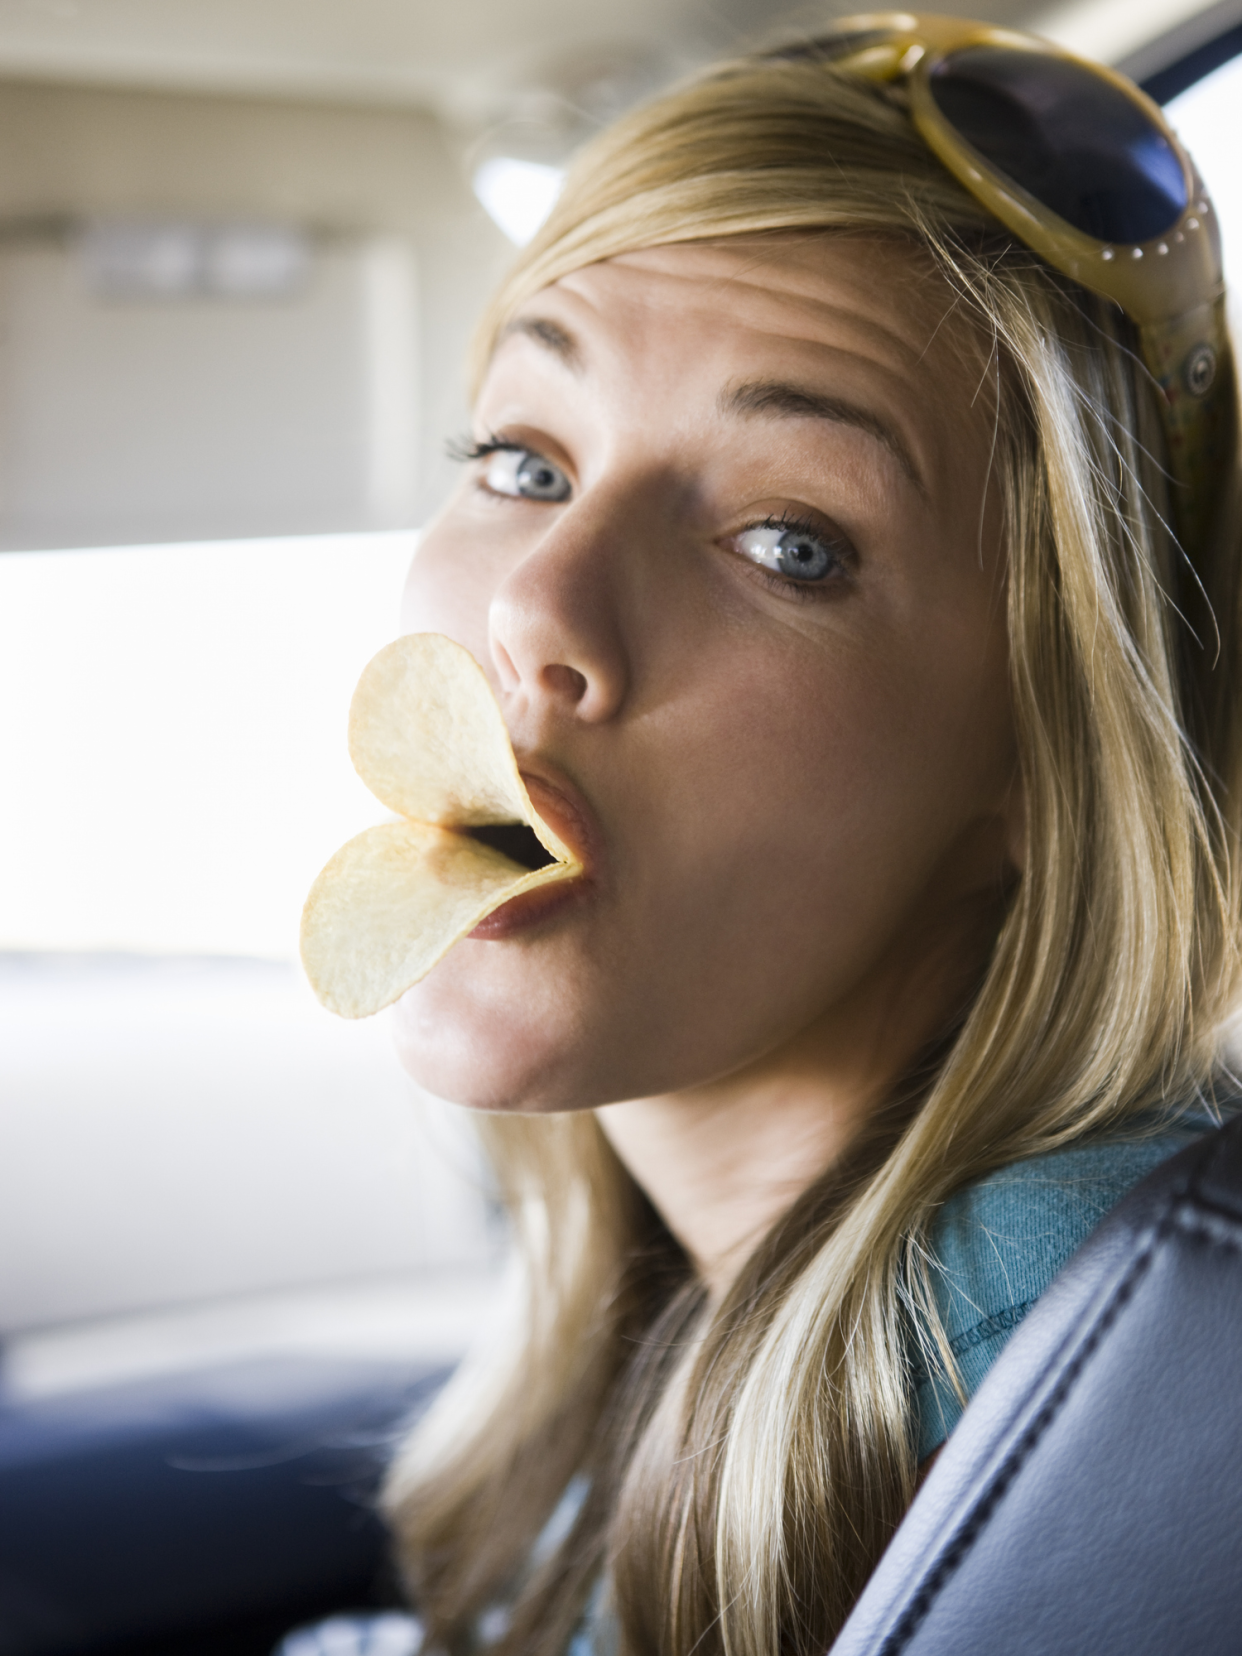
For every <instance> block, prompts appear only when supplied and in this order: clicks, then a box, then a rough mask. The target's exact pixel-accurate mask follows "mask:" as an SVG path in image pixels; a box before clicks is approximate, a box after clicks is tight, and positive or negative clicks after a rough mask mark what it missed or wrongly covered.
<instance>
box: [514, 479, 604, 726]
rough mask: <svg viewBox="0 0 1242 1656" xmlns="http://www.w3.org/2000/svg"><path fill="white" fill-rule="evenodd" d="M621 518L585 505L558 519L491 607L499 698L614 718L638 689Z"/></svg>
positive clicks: (593, 719) (598, 719)
mask: <svg viewBox="0 0 1242 1656" xmlns="http://www.w3.org/2000/svg"><path fill="white" fill-rule="evenodd" d="M617 518H618V513H617V512H616V511H615V510H610V509H609V505H608V503H607V502H605V501H602V500H600V501H589V500H586V499H582V498H580V499H579V500H577V501H575V502H574V503H573V504H572V505H571V506H569V507H568V508H566V509H565V510H564V511H562V512H561V513H559V514H558V515H557V518H556V521H555V522H554V523H553V524H552V525H551V526H550V527H549V529H548V530H547V531H546V533H545V534H544V536H543V537H542V539H541V540H540V541H539V542H538V544H537V545H536V546H534V547H532V549H531V550H530V551H529V552H528V553H527V555H526V556H525V557H524V558H523V559H522V560H521V562H520V563H518V564H517V565H516V566H515V567H514V568H513V569H511V570H510V571H509V573H508V574H507V576H506V577H505V579H504V581H503V583H502V584H501V585H500V586H499V587H498V588H497V590H496V592H495V594H494V595H493V597H492V602H491V606H490V609H489V614H488V635H489V644H490V648H491V653H492V660H493V662H494V663H495V668H496V673H497V676H498V677H499V680H500V685H501V689H502V690H503V691H504V692H505V694H506V695H507V696H515V697H520V698H523V699H524V700H525V701H526V703H527V704H528V706H529V708H530V710H531V711H532V712H533V713H536V714H538V713H547V712H552V711H558V712H560V713H561V714H562V715H563V714H570V715H572V716H573V717H574V718H576V719H580V720H582V721H584V722H585V723H588V724H602V723H604V722H606V721H607V720H609V719H612V718H615V717H616V715H617V714H618V713H619V712H620V710H621V708H622V706H623V705H624V703H625V699H626V696H627V694H628V692H629V686H630V661H629V656H628V653H627V650H626V646H625V638H624V627H623V618H622V614H621V598H622V589H623V587H624V583H625V578H626V568H625V552H624V547H623V545H622V544H621V542H620V536H619V532H618V529H617Z"/></svg>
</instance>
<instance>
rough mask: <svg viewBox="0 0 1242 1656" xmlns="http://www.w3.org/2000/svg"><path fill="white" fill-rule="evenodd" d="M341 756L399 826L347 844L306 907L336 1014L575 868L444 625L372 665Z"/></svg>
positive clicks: (314, 972) (386, 998)
mask: <svg viewBox="0 0 1242 1656" xmlns="http://www.w3.org/2000/svg"><path fill="white" fill-rule="evenodd" d="M349 751H350V757H351V758H352V759H353V762H354V767H355V769H356V770H357V772H358V774H359V776H361V778H362V780H363V781H364V782H365V783H366V785H367V787H368V788H370V790H371V792H372V793H373V794H374V795H375V796H376V798H377V799H379V800H380V801H381V802H382V803H383V804H385V805H387V806H388V808H389V809H390V810H391V811H395V812H396V813H397V816H398V818H399V819H400V820H398V821H396V822H386V823H381V824H380V826H379V827H376V828H368V829H367V830H366V831H365V832H364V833H361V834H359V835H358V836H357V838H356V839H352V840H350V841H349V843H348V844H347V845H344V846H342V847H341V849H340V850H339V851H338V852H337V853H336V855H335V856H334V857H333V858H332V860H331V861H330V862H329V863H328V865H327V867H326V868H325V869H324V870H323V872H322V873H321V874H320V876H319V878H318V879H317V880H316V881H315V883H314V885H313V886H312V887H311V891H310V896H309V897H308V898H307V899H306V907H305V909H304V910H303V912H302V964H303V965H304V966H305V968H306V975H307V977H308V978H309V979H310V984H311V988H312V989H313V990H314V991H315V994H316V995H317V996H318V997H319V999H320V1001H321V1002H322V1003H323V1005H324V1006H326V1007H327V1008H328V1010H329V1011H330V1012H336V1013H339V1014H340V1016H341V1017H344V1018H365V1017H369V1016H370V1014H371V1013H373V1012H379V1011H380V1010H382V1008H384V1007H385V1006H391V1005H392V1003H393V1001H395V1000H398V999H399V998H400V997H401V996H402V995H403V994H404V993H405V991H406V990H407V989H410V988H412V987H413V986H414V984H416V983H417V982H418V981H419V979H420V978H423V977H425V976H426V975H427V973H428V972H429V971H430V970H431V968H432V967H433V966H434V965H435V964H436V962H437V961H438V960H441V959H443V957H444V956H445V955H446V954H447V953H448V951H449V950H450V949H451V948H452V947H453V945H454V943H458V942H460V940H461V939H462V938H463V937H465V936H466V935H467V934H468V933H470V932H472V931H473V930H474V928H475V927H476V926H477V925H478V924H479V922H480V921H482V920H485V919H486V918H487V916H488V915H489V914H491V912H492V911H493V909H497V908H499V907H500V905H501V904H502V903H507V902H508V901H509V900H510V898H512V897H517V896H520V895H521V894H522V893H523V892H526V891H533V890H535V889H536V888H537V887H539V886H545V885H550V884H552V883H553V882H554V881H558V880H567V879H572V878H573V877H574V876H575V875H577V874H580V873H581V872H582V865H581V864H580V862H579V861H578V859H577V858H576V857H575V856H574V854H573V853H572V852H571V851H570V850H569V848H568V847H567V846H565V845H564V844H563V843H562V842H561V840H560V839H559V838H558V837H557V836H556V834H554V833H553V831H552V830H551V829H550V828H549V827H548V825H547V823H546V822H544V821H543V820H542V819H541V818H540V816H539V814H538V812H537V811H536V810H535V808H534V806H533V805H532V804H531V802H530V797H529V795H528V794H527V792H526V787H525V785H524V783H523V781H522V778H521V776H520V775H519V773H518V767H517V759H516V758H515V756H514V752H513V746H512V744H511V743H510V741H509V733H508V731H507V730H506V729H505V722H504V719H503V717H502V716H501V712H500V708H499V707H498V706H497V703H496V698H495V697H494V696H493V695H492V692H491V687H490V686H489V685H488V682H487V680H486V678H485V677H484V676H483V672H482V669H481V668H480V667H479V665H478V663H477V662H476V661H475V659H474V657H473V656H472V655H471V654H470V652H469V651H468V650H464V649H463V648H462V647H461V645H460V644H455V643H454V642H453V641H452V639H450V638H444V637H442V636H441V635H440V634H439V633H410V634H409V635H408V636H407V637H405V638H398V639H396V640H395V641H394V642H393V643H391V644H389V645H387V646H386V647H385V648H384V649H382V650H381V651H380V653H379V654H378V655H377V656H376V657H375V659H374V660H373V661H372V662H371V663H370V664H369V665H368V666H367V667H366V669H365V670H364V672H363V675H362V678H361V679H360V680H359V683H358V688H357V690H356V691H355V692H354V699H353V703H352V705H351V707H350V710H349Z"/></svg>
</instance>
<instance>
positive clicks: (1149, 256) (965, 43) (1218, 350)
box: [773, 12, 1233, 552]
mask: <svg viewBox="0 0 1242 1656" xmlns="http://www.w3.org/2000/svg"><path fill="white" fill-rule="evenodd" d="M773 56H774V57H778V58H781V59H785V60H790V59H804V60H805V59H810V60H812V61H816V62H822V63H824V64H826V65H828V66H830V67H831V68H832V69H834V70H836V71H838V72H842V73H848V74H851V75H858V76H860V77H862V78H865V79H867V80H872V81H876V82H881V83H883V82H892V81H901V82H902V83H903V84H904V85H905V87H906V88H907V91H908V95H909V100H910V117H911V120H912V121H913V123H914V126H915V129H916V130H917V132H918V133H919V135H920V137H921V138H922V139H923V141H924V143H926V145H927V146H928V148H929V149H930V150H932V152H933V153H934V154H935V155H936V156H937V157H938V159H939V160H940V161H941V162H942V163H943V164H944V166H945V167H946V168H947V169H948V170H949V172H951V173H952V174H953V176H954V177H955V178H956V179H957V180H958V182H959V183H960V184H962V185H963V187H964V188H965V189H967V190H968V191H969V192H970V194H971V195H973V196H974V197H975V198H976V199H977V200H978V201H979V202H981V203H982V204H983V206H985V207H986V208H987V209H988V210H989V211H990V212H991V213H992V214H993V216H994V217H996V218H997V219H999V220H1000V222H1001V223H1002V224H1003V225H1004V226H1005V227H1006V228H1007V229H1008V230H1009V231H1011V232H1012V233H1013V235H1014V236H1016V237H1017V238H1018V240H1019V241H1021V242H1023V243H1024V244H1025V245H1026V246H1027V247H1030V248H1031V249H1033V251H1034V252H1036V253H1038V254H1039V255H1040V257H1041V258H1043V259H1044V260H1046V262H1047V263H1048V264H1050V265H1051V266H1052V267H1053V268H1054V269H1055V270H1059V271H1061V272H1062V273H1063V274H1064V275H1066V276H1069V277H1072V278H1073V280H1074V281H1076V282H1079V283H1081V284H1082V286H1083V287H1085V288H1089V289H1090V290H1091V291H1092V292H1093V293H1098V294H1102V295H1103V296H1104V297H1105V298H1107V299H1111V300H1113V301H1114V302H1115V303H1116V304H1118V305H1120V307H1121V309H1122V310H1123V311H1124V312H1125V313H1126V315H1127V316H1129V317H1130V318H1131V320H1132V321H1133V322H1134V323H1136V325H1137V327H1138V335H1139V343H1140V348H1141V350H1142V354H1143V360H1144V362H1145V364H1146V366H1147V368H1148V369H1149V371H1150V372H1151V374H1152V376H1153V377H1154V379H1155V380H1156V382H1157V383H1158V385H1159V387H1160V391H1161V393H1162V396H1161V413H1162V416H1163V420H1164V426H1165V432H1166V435H1167V439H1168V447H1169V471H1170V474H1171V477H1172V482H1173V502H1174V513H1175V519H1176V528H1177V530H1178V534H1179V537H1180V539H1181V542H1182V545H1183V546H1184V547H1185V548H1186V550H1187V551H1189V552H1193V551H1195V550H1196V549H1197V547H1198V546H1199V545H1201V544H1202V541H1203V539H1204V537H1205V536H1206V535H1207V534H1208V532H1209V530H1210V528H1211V523H1212V518H1213V516H1214V513H1215V510H1216V506H1217V503H1218V497H1219V494H1220V490H1221V484H1222V482H1223V479H1224V475H1225V472H1226V469H1227V467H1228V463H1229V459H1230V441H1231V438H1232V435H1233V363H1232V358H1231V354H1230V347H1229V335H1228V331H1227V327H1226V320H1225V285H1224V279H1223V271H1222V265H1221V247H1220V232H1219V229H1218V227H1217V223H1216V216H1215V214H1214V213H1213V211H1212V204H1211V202H1210V200H1209V199H1208V195H1207V191H1206V190H1205V189H1204V187H1203V183H1202V180H1201V179H1200V178H1199V176H1198V174H1197V173H1196V172H1195V169H1194V164H1193V162H1192V161H1191V159H1190V157H1189V156H1188V155H1187V153H1186V151H1185V150H1184V149H1183V148H1182V146H1181V144H1180V143H1179V142H1178V139H1177V136H1176V134H1175V133H1174V131H1173V129H1172V127H1171V126H1170V125H1169V123H1168V122H1167V121H1166V120H1165V118H1164V115H1163V113H1162V111H1161V109H1160V107H1159V105H1158V104H1155V103H1153V102H1152V100H1151V99H1150V98H1148V97H1147V96H1146V95H1145V94H1144V93H1143V92H1141V91H1140V90H1139V88H1138V87H1137V86H1135V85H1134V83H1133V82H1132V81H1129V80H1127V79H1126V78H1125V76H1124V75H1119V74H1117V73H1115V71H1113V70H1111V69H1106V68H1105V67H1104V66H1103V65H1101V64H1096V63H1091V62H1088V61H1086V60H1084V59H1082V58H1079V57H1075V56H1074V55H1073V53H1071V52H1066V51H1063V50H1062V49H1061V48H1060V47H1059V46H1055V45H1053V44H1052V43H1051V42H1050V41H1046V40H1040V39H1037V38H1036V37H1035V36H1033V35H1026V34H1019V33H1015V32H1014V31H1012V30H1009V29H997V28H993V27H991V26H990V25H988V24H985V23H974V22H970V21H968V20H967V19H964V18H955V17H937V16H925V15H919V14H914V13H908V12H882V13H877V14H875V15H868V16H862V17H851V18H847V19H845V20H844V21H842V22H841V23H840V24H838V25H837V27H836V28H835V29H834V31H833V32H832V33H831V34H828V35H825V36H822V37H820V38H819V39H817V40H815V41H812V42H810V43H808V44H805V45H801V46H798V47H796V48H794V49H792V50H789V51H784V52H777V53H774V54H773Z"/></svg>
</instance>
